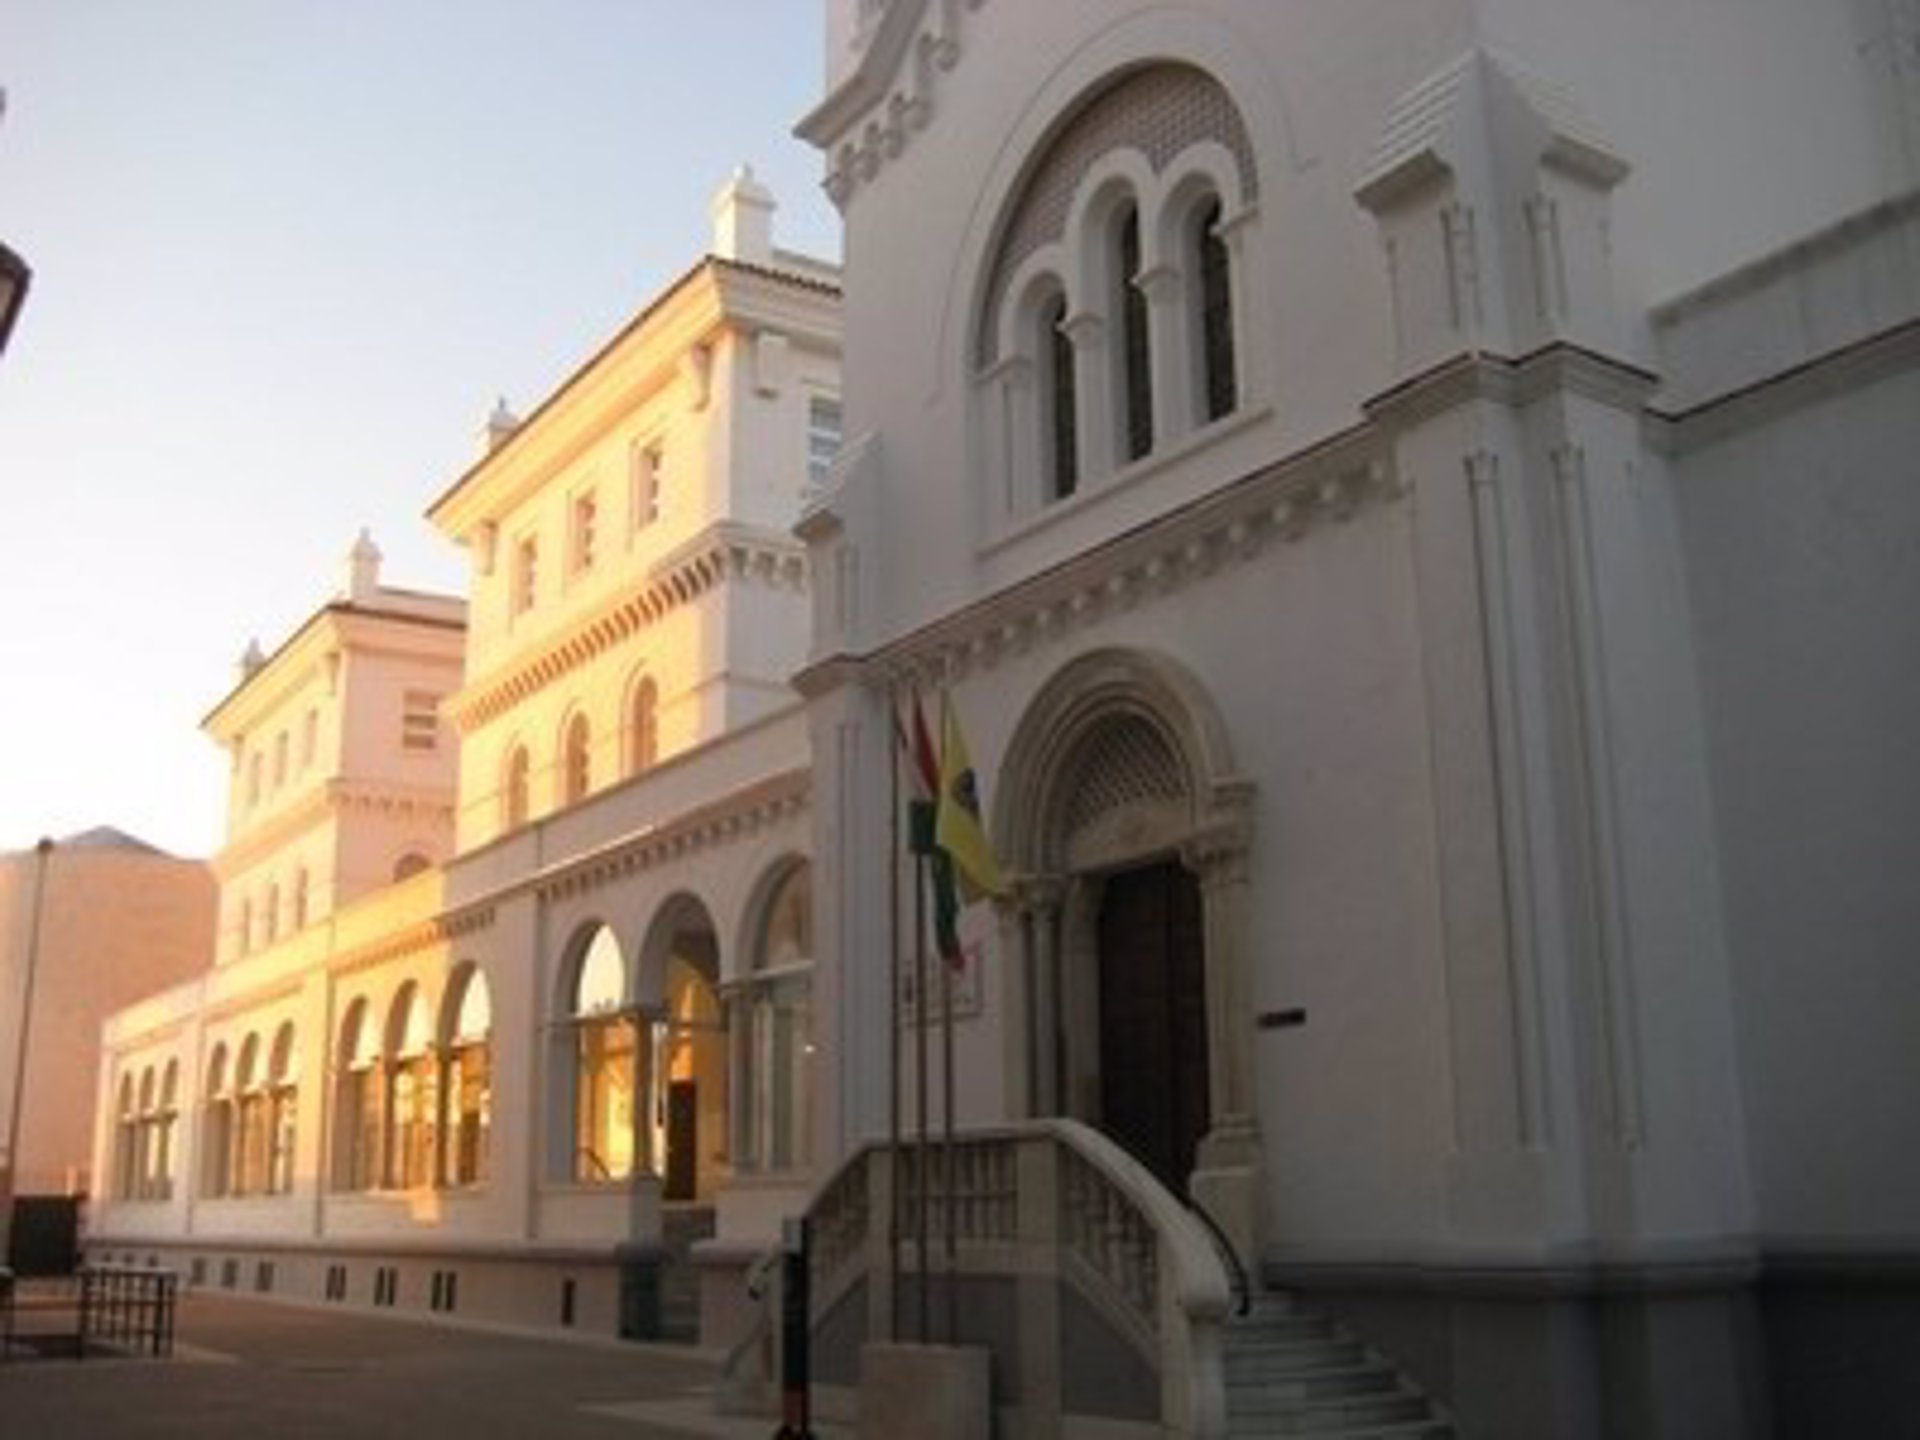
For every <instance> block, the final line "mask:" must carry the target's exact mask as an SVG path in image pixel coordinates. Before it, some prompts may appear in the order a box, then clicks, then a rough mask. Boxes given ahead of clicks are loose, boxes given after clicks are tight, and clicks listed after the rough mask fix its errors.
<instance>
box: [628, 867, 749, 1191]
mask: <svg viewBox="0 0 1920 1440" xmlns="http://www.w3.org/2000/svg"><path fill="white" fill-rule="evenodd" d="M641 972H642V977H643V978H642V982H641V983H642V989H643V1002H642V1003H643V1004H645V1005H646V1006H647V1008H648V1010H649V1011H650V1012H651V1013H652V1015H653V1017H654V1019H653V1028H652V1042H653V1043H652V1044H651V1046H649V1052H650V1054H651V1056H652V1060H653V1065H654V1071H653V1075H652V1077H651V1078H652V1085H651V1086H650V1091H649V1093H650V1094H651V1097H652V1113H651V1114H650V1115H649V1117H648V1123H649V1124H650V1126H651V1127H652V1143H653V1153H654V1154H655V1155H657V1156H659V1157H661V1160H660V1198H661V1199H663V1200H666V1201H670V1202H671V1201H680V1202H686V1201H696V1200H705V1199H707V1198H708V1197H709V1196H711V1195H712V1193H713V1191H714V1189H715V1187H716V1186H717V1185H718V1184H719V1182H720V1181H721V1179H722V1178H724V1177H723V1173H722V1172H723V1170H724V1168H725V1165H726V1155H727V1143H728V1142H727V1106H728V1085H727V1079H728V1077H727V1064H728V1057H727V1024H726V1015H725V1011H724V1010H723V1008H722V1006H721V1003H720V995H719V985H720V947H719V942H718V939H717V937H716V933H715V930H714V925H713V919H712V917H711V915H709V914H708V912H707V908H706V906H705V905H703V904H701V903H700V901H699V900H697V899H695V898H694V897H693V896H691V895H677V896H675V897H674V898H673V899H671V900H669V901H668V902H667V903H666V904H665V905H664V906H663V907H662V908H661V910H660V913H659V914H658V915H657V916H656V917H655V918H654V921H653V925H652V927H651V928H650V929H649V931H648V934H647V941H646V945H645V948H644V949H643V951H642V955H641Z"/></svg>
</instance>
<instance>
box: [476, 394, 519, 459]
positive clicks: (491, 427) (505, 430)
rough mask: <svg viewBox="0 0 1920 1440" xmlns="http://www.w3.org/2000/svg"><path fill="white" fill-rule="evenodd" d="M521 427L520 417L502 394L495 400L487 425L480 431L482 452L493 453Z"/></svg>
mask: <svg viewBox="0 0 1920 1440" xmlns="http://www.w3.org/2000/svg"><path fill="white" fill-rule="evenodd" d="M519 428H520V417H519V416H518V415H516V414H514V413H513V410H512V408H511V407H510V406H508V404H507V397H506V396H504V395H502V396H500V397H499V398H498V399H497V400H495V401H494V402H493V413H492V414H491V415H489V416H487V423H486V426H485V427H484V428H483V429H482V430H481V432H480V441H481V453H482V454H483V455H491V454H492V453H493V452H494V451H496V450H498V449H499V448H500V447H501V446H502V445H504V444H506V443H507V437H509V436H510V435H512V434H513V432H514V431H516V430H518V429H519Z"/></svg>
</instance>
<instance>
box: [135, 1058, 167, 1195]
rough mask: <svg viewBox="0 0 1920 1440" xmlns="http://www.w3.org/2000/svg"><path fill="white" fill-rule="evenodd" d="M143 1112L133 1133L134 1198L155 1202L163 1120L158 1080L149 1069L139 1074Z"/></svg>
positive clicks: (151, 1069)
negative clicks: (158, 1131)
mask: <svg viewBox="0 0 1920 1440" xmlns="http://www.w3.org/2000/svg"><path fill="white" fill-rule="evenodd" d="M139 1105H140V1111H139V1114H138V1115H136V1116H135V1117H134V1122H133V1125H134V1130H133V1198H134V1199H136V1200H153V1199H156V1198H157V1194H158V1191H159V1188H160V1187H159V1182H158V1177H157V1174H156V1172H155V1169H154V1165H155V1162H156V1160H157V1159H158V1156H157V1155H156V1154H155V1141H156V1140H157V1138H158V1137H157V1135H156V1133H155V1131H156V1129H157V1127H158V1124H159V1118H160V1090H159V1080H158V1079H157V1078H156V1077H155V1075H154V1073H153V1067H152V1066H151V1065H149V1066H148V1067H147V1068H146V1069H145V1070H143V1071H141V1072H140V1100H139Z"/></svg>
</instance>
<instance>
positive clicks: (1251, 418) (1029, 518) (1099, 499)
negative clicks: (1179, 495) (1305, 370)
mask: <svg viewBox="0 0 1920 1440" xmlns="http://www.w3.org/2000/svg"><path fill="white" fill-rule="evenodd" d="M1272 416H1273V406H1272V405H1270V404H1266V405H1251V406H1248V407H1246V408H1244V409H1240V410H1235V411H1234V412H1233V413H1232V414H1231V415H1223V416H1221V417H1220V418H1219V419H1218V420H1212V421H1209V422H1208V423H1207V424H1205V425H1202V426H1201V427H1200V428H1199V429H1197V430H1189V431H1187V432H1186V433H1185V434H1184V435H1182V436H1180V437H1179V438H1178V439H1176V440H1174V441H1172V442H1171V443H1170V444H1167V445H1163V446H1161V447H1160V448H1159V449H1156V450H1153V451H1150V452H1149V453H1148V454H1146V455H1143V456H1141V458H1140V459H1138V460H1134V461H1130V462H1129V463H1127V464H1126V465H1123V466H1121V467H1120V468H1119V469H1118V470H1115V471H1113V472H1112V473H1111V474H1109V475H1107V476H1106V477H1104V478H1102V479H1096V480H1092V481H1089V482H1087V483H1084V484H1082V485H1081V487H1080V488H1079V489H1078V490H1077V491H1075V492H1074V494H1072V495H1070V496H1068V497H1067V498H1066V499H1065V500H1056V501H1054V502H1052V503H1051V504H1048V505H1043V506H1041V507H1040V509H1038V510H1036V511H1034V512H1033V513H1031V514H1027V515H1021V516H1019V517H1018V518H1016V519H1014V520H1011V521H1009V522H1008V523H1007V524H1006V525H1004V526H1002V527H1001V528H1000V530H999V532H998V533H997V534H995V535H992V536H990V537H989V538H988V539H987V540H986V541H984V542H983V543H982V544H981V545H980V546H979V549H978V553H979V554H980V556H981V557H982V558H986V557H988V556H992V555H995V554H998V553H999V552H1001V551H1003V550H1007V549H1010V548H1012V547H1013V546H1016V545H1018V544H1019V543H1020V542H1021V541H1023V540H1026V539H1027V538H1029V537H1030V536H1033V535H1036V534H1039V533H1041V532H1042V531H1044V530H1047V529H1049V528H1050V527H1052V526H1054V525H1057V524H1061V523H1063V522H1065V521H1066V520H1067V519H1068V518H1069V517H1071V516H1075V515H1080V514H1083V513H1085V512H1087V511H1088V510H1091V509H1095V508H1097V507H1098V506H1100V505H1101V504H1103V503H1104V502H1105V501H1107V500H1108V499H1110V498H1111V497H1113V496H1115V495H1118V494H1120V493H1121V492H1123V491H1126V490H1131V489H1132V488H1133V487H1135V486H1136V485H1139V484H1141V483H1143V482H1145V481H1146V480H1148V479H1150V478H1152V477H1153V476H1155V475H1157V474H1159V473H1160V472H1161V471H1163V470H1166V469H1169V468H1170V467H1172V466H1174V465H1177V464H1179V463H1181V462H1182V461H1184V460H1187V459H1189V458H1190V457H1192V456H1194V455H1196V454H1198V453H1200V452H1201V451H1202V450H1208V449H1211V448H1212V447H1214V446H1215V445H1218V444H1220V443H1221V442H1223V441H1225V440H1227V439H1228V438H1230V437H1231V436H1234V435H1238V434H1240V433H1241V432H1242V431H1245V430H1251V429H1253V428H1254V427H1255V426H1256V425H1259V424H1262V423H1263V422H1265V421H1267V420H1269V419H1271V418H1272Z"/></svg>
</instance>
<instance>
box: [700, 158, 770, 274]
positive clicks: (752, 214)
mask: <svg viewBox="0 0 1920 1440" xmlns="http://www.w3.org/2000/svg"><path fill="white" fill-rule="evenodd" d="M775 208H776V202H775V201H774V198H773V192H772V191H771V190H769V189H767V187H766V186H764V185H762V184H761V183H760V182H759V181H758V180H757V179H755V178H754V174H753V166H751V165H747V164H741V165H739V166H737V167H735V169H734V172H733V174H732V175H731V176H730V177H729V178H728V180H727V183H726V184H725V185H722V186H721V187H720V193H719V194H717V195H715V196H714V197H713V206H712V213H713V253H714V254H716V255H718V256H720V258H721V259H723V260H743V261H745V262H747V263H748V264H750V265H768V264H771V263H772V262H773V212H774V210H775Z"/></svg>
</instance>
